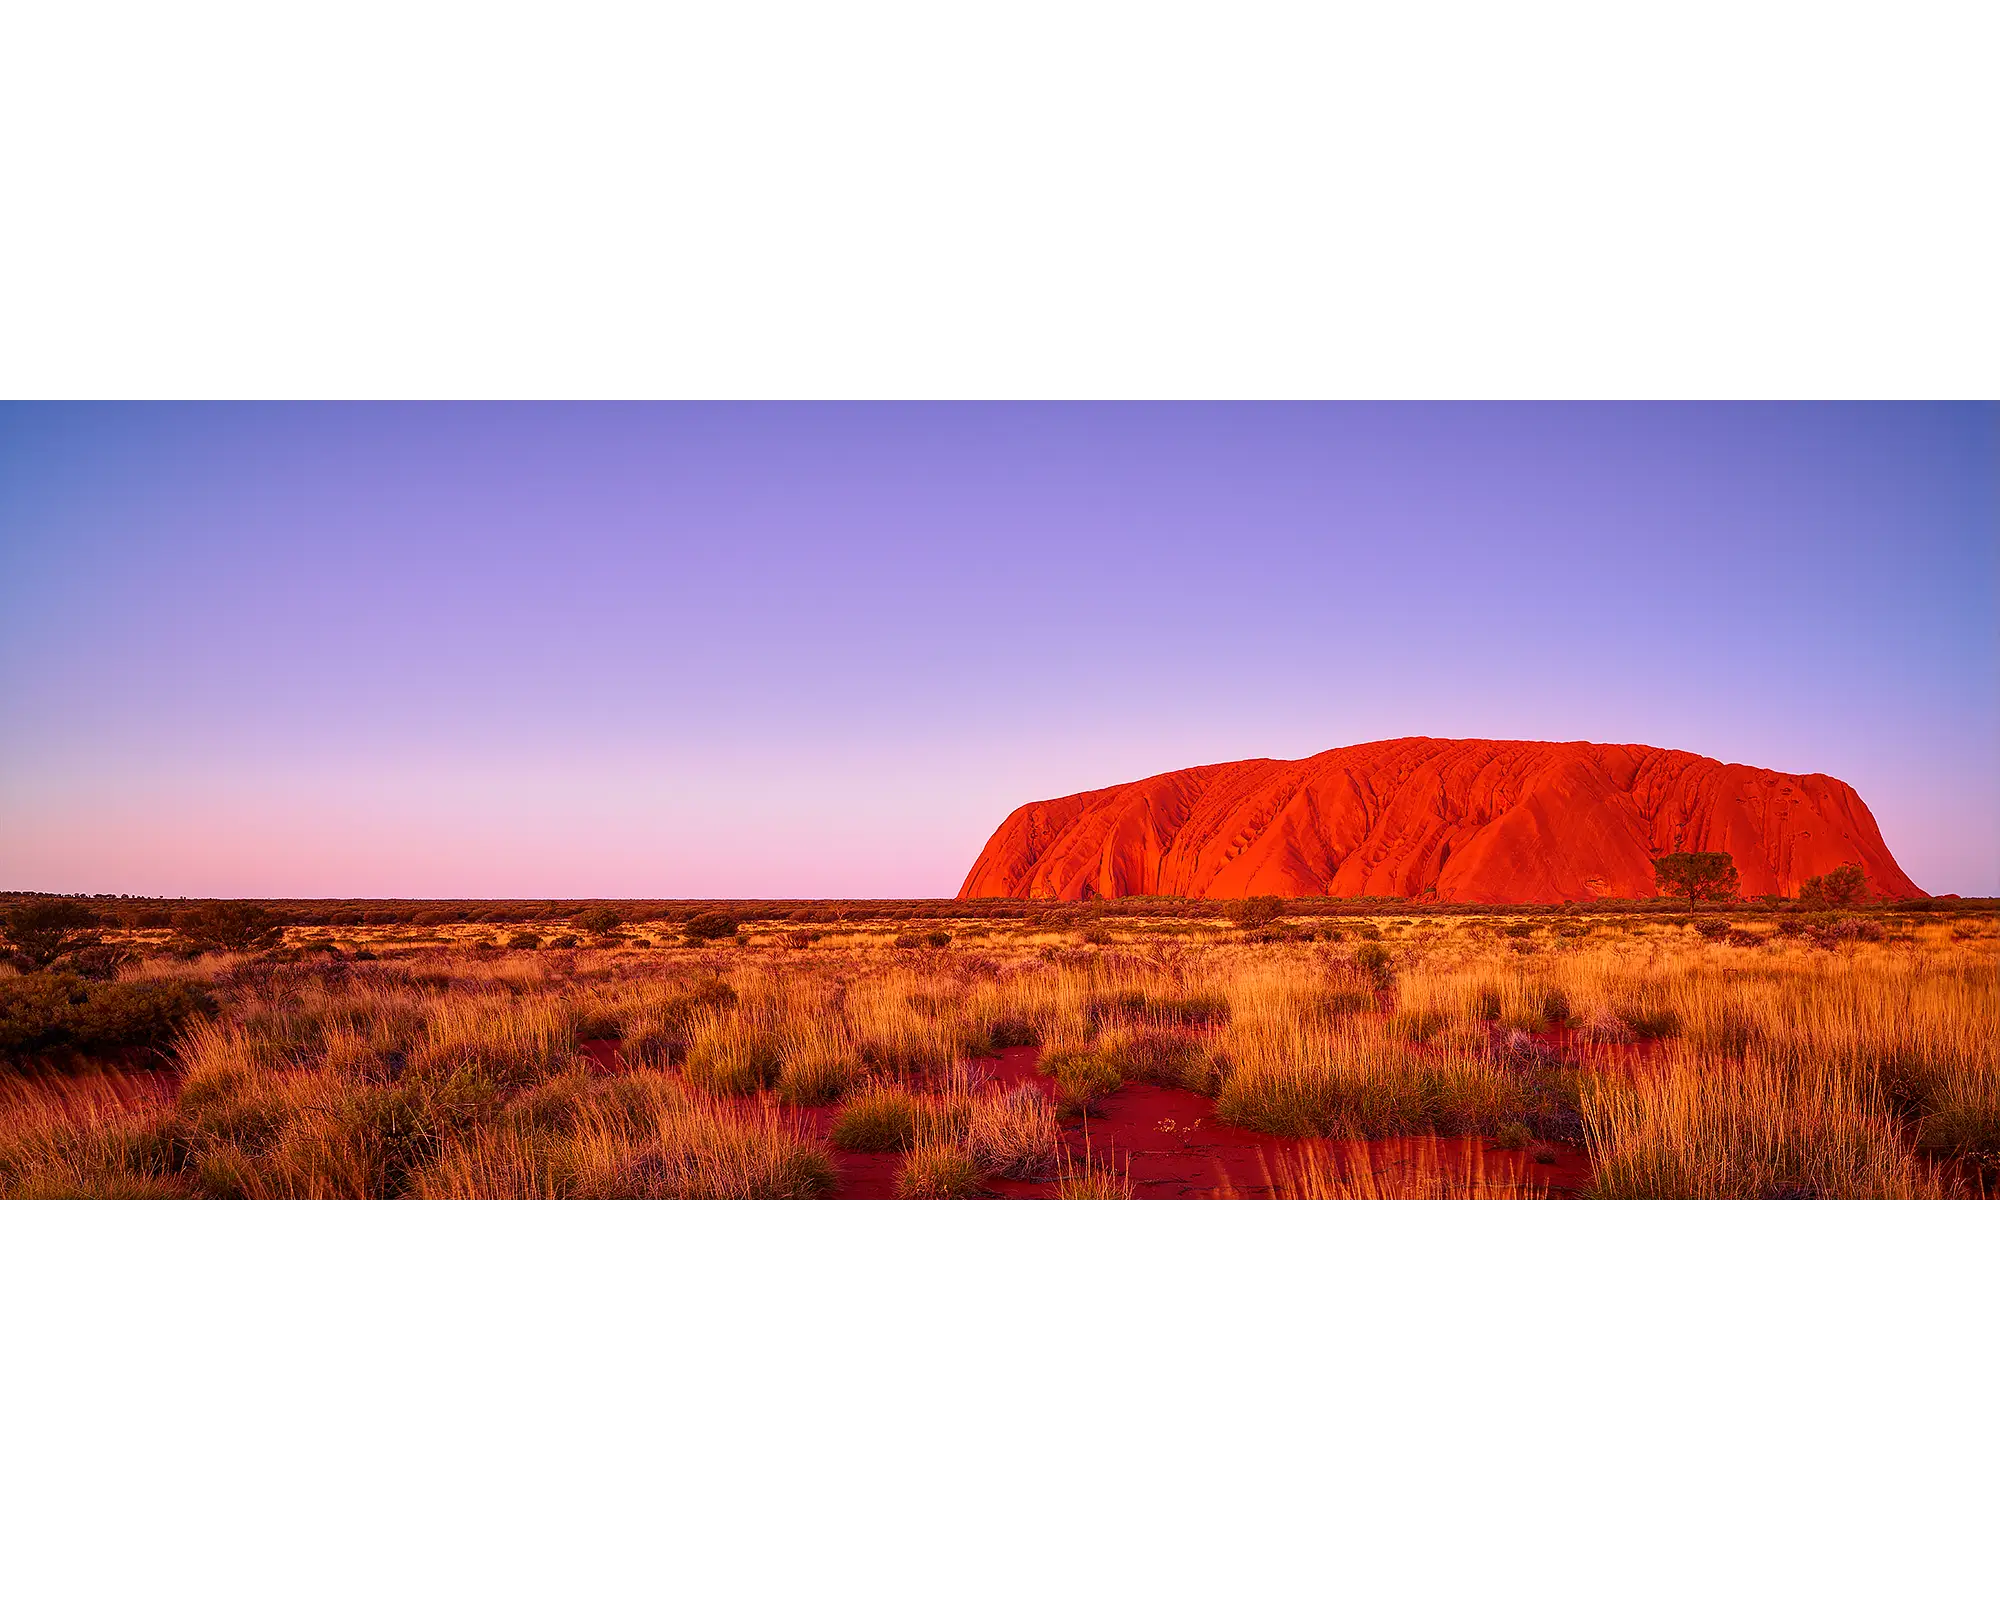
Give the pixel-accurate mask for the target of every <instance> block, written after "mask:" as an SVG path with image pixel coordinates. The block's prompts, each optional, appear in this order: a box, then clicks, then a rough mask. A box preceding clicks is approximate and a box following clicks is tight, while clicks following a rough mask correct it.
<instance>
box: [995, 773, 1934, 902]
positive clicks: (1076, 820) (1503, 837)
mask: <svg viewBox="0 0 2000 1600" xmlns="http://www.w3.org/2000/svg"><path fill="white" fill-rule="evenodd" d="M1676 849H1678V850H1727V851H1728V852H1729V853H1730V855H1732V856H1734V857H1735V859H1736V870H1737V874H1738V877H1739V879H1740V881H1741V884H1742V892H1743V893H1744V894H1745V895H1746V896H1748V895H1761V894H1795V893H1796V892H1797V891H1798V887H1799V885H1800V884H1801V883H1803V882H1804V881H1805V880H1806V879H1807V878H1809V877H1811V876H1813V875H1814V874H1815V873H1821V872H1827V871H1830V870H1832V869H1833V868H1835V867H1838V866H1842V865H1844V864H1846V863H1848V862H1850V861H1851V862H1858V863H1859V864H1860V866H1861V868H1862V870H1863V871H1864V872H1866V873H1867V875H1868V888H1869V892H1870V893H1871V894H1877V895H1886V896H1889V897H1891V898H1897V899H1901V898H1908V897H1913V896H1917V895H1921V894H1922V893H1923V891H1922V890H1921V889H1919V888H1918V887H1917V886H1916V885H1915V884H1914V883H1912V882H1911V881H1910V880H1909V878H1908V877H1906V876H1905V875H1904V873H1903V869H1902V868H1901V867H1899V866H1897V865H1896V858H1895V857H1894V856H1892V855H1890V854H1889V847H1888V846H1887V845H1885V844H1884V843H1883V842H1882V834H1881V830H1880V829H1879V828H1877V827H1876V826H1875V819H1874V817H1873V816H1871V815H1870V814H1869V811H1868V807H1867V806H1865V805H1863V804H1862V802H1861V797H1860V796H1859V795H1858V794H1856V793H1855V792H1854V790H1853V789H1851V788H1850V787H1849V786H1848V785H1846V784H1844V783H1842V782H1841V781H1840V780H1839V779H1838V778H1829V777H1825V776H1823V775H1821V774H1818V773H1812V774H1807V775H1804V776H1800V775H1797V774H1792V773H1783V772H1768V771H1766V770H1765V769H1763V768H1762V767H1739V766H1726V765H1724V764H1723V763H1722V762H1720V761H1714V760H1710V759H1709V758H1708V757H1706V756H1697V755H1690V754H1688V753H1687V752H1686V751H1684V750H1655V749H1652V748H1650V747H1649V746H1646V745H1638V744H1581V743H1578V744H1537V743H1530V742H1528V741H1525V740H1508V739H1387V740H1384V741H1382V742H1381V743H1379V744H1358V745H1350V746H1349V747H1347V748H1346V749H1342V750H1328V751H1325V752H1323V753H1321V754H1319V755H1316V756H1308V757H1306V758H1304V759H1303V760H1299V761H1266V760H1257V761H1230V762H1224V763H1223V764H1221V765H1220V766H1213V767H1188V768H1186V769H1185V770H1183V771H1180V772H1167V773H1162V774H1161V775H1160V776H1158V777H1156V778H1144V779H1141V780H1140V781H1139V782H1137V783H1125V784H1119V785H1118V786H1116V787H1115V788H1110V789H1096V790H1093V791H1091V792H1090V793H1088V794H1073V795H1068V796H1066V797H1065V798H1063V799H1061V800H1038V801H1035V802H1034V803H1033V804H1031V805H1025V806H1022V807H1021V808H1020V809H1019V810H1018V811H1016V812H1014V814H1013V815H1012V816H1010V817H1008V819H1007V820H1006V821H1005V822H1003V823H1001V824H1000V827H999V829H998V831H996V832H995V833H994V835H993V837H992V838H991V839H989V840H988V841H987V843H986V848H985V849H984V850H983V851H981V852H980V855H979V859H978V860H977V861H976V862H974V863H973V867H972V871H971V872H969V873H968V874H967V875H966V879H965V887H964V888H962V889H960V890H959V892H958V897H959V898H960V899H961V900H976V899H982V898H985V897H988V896H1003V897H1010V898H1025V899H1037V900H1091V899H1099V898H1103V899H1112V898H1114V897H1116V896H1118V895H1126V894H1167V895H1188V896H1193V897H1198V898H1204V899H1213V900H1234V899H1241V898H1243V897H1245V896H1248V895H1256V894H1276V895H1284V896H1286V897H1288V898H1291V897H1297V896H1306V895H1335V896H1343V897H1344V896H1355V895H1395V896H1402V897H1406V898H1410V899H1426V900H1441V901H1451V902H1456V903H1462V904H1473V905H1533V904H1557V903H1560V902H1562V901H1565V900H1592V899H1597V898H1600V897H1602V898H1610V899H1639V898H1644V897H1646V896H1650V895H1652V894H1653V893H1655V889H1654V885H1653V870H1652V858H1653V857H1654V856H1656V855H1660V854H1663V853H1665V852H1667V851H1669V850H1676Z"/></svg>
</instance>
